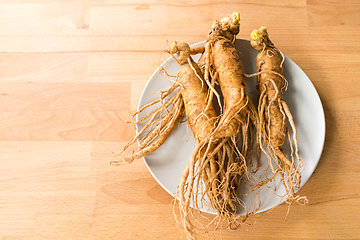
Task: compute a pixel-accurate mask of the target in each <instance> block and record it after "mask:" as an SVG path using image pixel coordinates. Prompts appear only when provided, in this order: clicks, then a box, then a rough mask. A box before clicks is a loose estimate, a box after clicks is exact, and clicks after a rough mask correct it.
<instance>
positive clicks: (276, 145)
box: [250, 27, 307, 203]
mask: <svg viewBox="0 0 360 240" xmlns="http://www.w3.org/2000/svg"><path fill="white" fill-rule="evenodd" d="M250 39H251V40H250V43H251V46H252V47H253V48H254V49H256V50H257V51H258V55H257V58H256V63H257V72H258V79H257V88H258V91H259V96H260V98H259V105H258V113H259V118H260V127H261V131H260V132H259V133H258V134H259V135H258V136H259V139H258V141H259V142H261V141H262V139H263V140H264V142H265V143H266V144H267V149H268V151H269V152H270V153H267V156H268V157H269V164H270V165H271V166H272V165H273V164H272V159H274V160H275V162H276V164H277V166H276V167H273V166H272V169H273V172H274V174H276V173H277V172H280V176H281V181H282V183H283V185H284V187H285V189H286V192H287V201H288V202H290V203H291V202H294V201H296V202H300V201H301V202H303V203H304V202H307V199H306V198H305V197H299V196H296V194H295V190H297V189H298V188H299V187H300V183H301V178H300V172H299V171H300V170H301V169H300V168H301V166H302V165H303V160H302V159H301V158H300V157H299V155H298V143H297V139H296V134H297V131H296V127H295V123H294V121H293V119H292V115H291V113H290V110H289V108H288V106H287V104H286V102H285V101H284V99H283V88H284V83H285V82H284V80H285V78H284V77H283V59H282V58H281V57H280V55H279V53H278V52H277V49H276V47H275V46H274V44H273V43H272V42H271V40H270V39H269V36H268V33H267V29H266V27H261V28H259V29H256V30H254V31H253V32H252V34H251V37H250ZM286 121H289V123H290V125H291V130H292V131H293V140H291V139H289V141H290V144H294V155H295V156H291V159H288V158H287V157H286V155H285V153H284V151H283V145H284V143H285V139H286V137H287V136H288V135H289V131H290V130H289V129H288V128H287V122H286ZM261 148H262V150H263V151H264V152H266V149H265V148H264V146H263V145H262V144H261ZM294 157H295V158H297V160H298V161H299V164H298V166H295V163H294V162H293V159H294Z"/></svg>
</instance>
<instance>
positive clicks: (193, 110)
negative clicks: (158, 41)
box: [169, 42, 243, 238]
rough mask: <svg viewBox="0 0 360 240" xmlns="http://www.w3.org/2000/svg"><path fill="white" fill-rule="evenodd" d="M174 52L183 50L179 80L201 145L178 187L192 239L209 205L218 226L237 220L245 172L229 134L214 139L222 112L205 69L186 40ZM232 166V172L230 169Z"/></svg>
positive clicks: (182, 212)
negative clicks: (201, 211)
mask: <svg viewBox="0 0 360 240" xmlns="http://www.w3.org/2000/svg"><path fill="white" fill-rule="evenodd" d="M169 52H170V53H172V54H175V53H179V55H178V57H177V58H176V61H177V62H178V64H179V65H180V70H179V73H178V83H179V85H180V92H181V94H182V98H183V101H184V106H185V115H186V118H187V121H188V123H189V126H190V129H191V131H192V133H193V135H194V138H195V141H196V143H197V146H196V147H195V149H194V150H193V154H192V156H191V159H190V161H189V162H188V164H187V166H186V168H185V169H184V171H183V175H182V178H181V181H180V183H179V186H178V191H177V195H178V198H179V209H180V215H181V223H182V224H183V226H184V228H185V230H186V234H187V235H188V237H189V238H194V236H195V235H196V231H197V227H196V226H195V225H196V222H197V219H196V216H195V215H196V212H197V211H198V210H199V209H200V208H201V206H206V205H209V206H211V207H212V208H213V209H214V210H216V212H217V215H216V217H215V218H214V219H213V220H212V222H215V223H216V224H217V225H219V224H221V223H222V222H224V221H227V222H228V223H233V222H234V220H235V219H236V218H237V216H236V201H237V196H236V190H235V187H234V188H233V186H235V185H236V183H237V182H238V181H239V175H240V174H241V172H242V171H243V169H241V167H240V164H239V163H238V162H237V160H236V159H235V158H234V156H233V149H232V143H231V142H229V138H228V137H224V138H218V139H215V140H211V138H210V136H211V134H212V133H213V132H214V130H215V129H216V127H217V125H218V120H219V118H218V115H217V113H216V111H215V109H214V106H213V104H212V102H211V99H212V97H211V95H212V94H211V93H212V91H211V90H209V87H208V85H207V84H206V83H205V81H204V78H203V75H202V72H201V70H200V68H199V66H198V64H197V63H195V62H194V61H193V59H192V57H191V54H192V51H191V49H190V47H189V46H188V45H187V44H186V43H176V42H175V43H174V44H173V45H172V47H171V49H170V50H169ZM230 169H231V171H229V170H230Z"/></svg>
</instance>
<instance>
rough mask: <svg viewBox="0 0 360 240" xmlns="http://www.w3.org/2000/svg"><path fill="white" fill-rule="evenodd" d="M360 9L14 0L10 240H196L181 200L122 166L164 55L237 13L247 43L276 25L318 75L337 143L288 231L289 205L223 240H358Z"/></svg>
mask: <svg viewBox="0 0 360 240" xmlns="http://www.w3.org/2000/svg"><path fill="white" fill-rule="evenodd" d="M358 8H359V3H358V2H357V1H355V0H344V1H338V2H336V1H318V0H295V1H279V0H275V1H271V2H264V1H262V0H252V1H250V0H243V1H237V2H236V1H228V0H222V1H215V0H197V1H180V0H175V1H171V2H169V1H165V0H148V1H144V0H135V1H127V0H77V1H73V0H54V1H49V0H12V1H10V0H3V1H1V2H0V239H2V240H20V239H21V240H25V239H26V240H35V239H36V240H43V239H60V240H61V239H66V240H68V239H74V240H75V239H76V240H78V239H93V240H100V239H101V240H102V239H109V240H111V239H147V240H149V239H184V236H183V235H182V233H181V231H179V229H178V227H177V225H176V221H175V219H174V215H173V207H172V205H171V202H172V197H171V196H170V195H169V194H168V193H167V192H166V191H165V190H163V189H162V188H161V186H160V185H159V184H158V183H157V182H156V180H155V179H154V178H153V177H152V175H151V173H150V172H149V171H148V169H147V167H146V165H145V164H144V162H143V161H141V160H138V161H135V162H134V163H132V164H130V165H122V166H113V165H110V164H109V163H110V161H112V160H116V159H117V157H116V154H117V153H119V152H120V150H121V149H122V147H123V146H124V145H125V144H126V143H127V141H129V140H130V139H131V138H132V137H133V136H134V134H135V130H134V129H133V126H132V125H131V124H128V123H127V122H128V121H129V117H130V115H131V113H133V112H134V111H135V110H136V108H137V104H138V101H139V99H140V96H141V93H142V91H143V88H144V86H145V84H146V83H147V81H148V79H149V78H150V76H151V75H152V74H153V73H154V72H155V71H156V69H157V67H158V66H159V65H160V64H161V63H162V62H163V61H165V60H166V59H167V58H168V57H170V56H169V55H168V54H166V53H164V49H166V48H168V47H169V46H170V44H171V42H172V41H175V40H176V41H184V42H187V43H189V44H194V43H196V42H199V41H203V40H205V38H206V34H207V33H208V30H209V28H210V26H211V24H212V23H213V21H214V20H216V19H219V18H221V17H222V16H224V15H228V14H229V13H231V12H234V11H239V12H240V13H241V32H240V34H239V38H243V39H249V35H250V33H251V31H252V30H253V29H255V28H259V27H260V26H264V25H265V26H267V27H268V29H269V33H270V34H271V37H272V40H273V42H275V43H276V45H277V46H278V47H279V48H280V49H281V51H282V52H283V53H284V54H285V55H286V56H288V57H290V58H291V59H292V60H293V61H295V62H296V63H297V64H298V65H299V66H300V67H301V68H302V69H303V70H304V71H305V73H306V74H307V75H308V76H309V78H310V79H311V81H312V82H313V84H314V86H315V87H316V90H317V91H318V93H319V95H320V98H321V100H322V103H323V107H324V111H325V117H326V139H325V147H324V150H323V154H322V157H321V159H320V162H319V164H318V166H317V168H316V170H315V172H314V174H313V175H312V177H311V178H310V180H309V181H308V182H307V183H306V185H305V186H304V187H303V188H302V189H301V190H300V193H301V194H304V195H306V196H307V197H308V199H309V204H307V205H305V206H299V205H293V206H292V207H291V211H290V214H289V215H288V218H287V219H286V221H285V222H284V218H285V215H286V212H287V210H288V209H287V205H286V204H281V205H279V206H278V207H276V208H275V209H272V210H271V211H268V212H265V213H261V214H257V215H255V216H252V217H251V218H250V219H249V223H250V224H253V225H251V226H248V227H245V226H244V227H241V228H240V229H238V230H236V231H227V230H224V231H222V232H221V233H220V232H216V233H215V237H216V239H221V238H222V239H292V238H295V239H357V238H358V237H359V236H360V230H359V228H358V225H359V224H360V222H359V220H358V219H359V217H358V215H359V214H360V211H359V207H358V206H359V204H360V191H359V189H360V186H359V185H360V182H359V181H358V178H359V177H358V176H359V171H360V157H359V155H360V148H359V146H360V139H359V136H360V104H359V101H360V94H359V89H360V82H359V81H358V79H357V76H358V73H359V71H360V57H359V56H360V55H359V54H360V47H359V46H358V44H356V43H357V42H359V41H360V35H359V34H358V31H357V27H358V26H359V25H360V17H359V14H357V12H358V11H357V9H358ZM135 148H136V147H135V146H133V147H131V148H130V150H129V151H132V150H134V149H135ZM175 213H176V210H175ZM205 216H208V215H206V214H205ZM199 239H207V237H206V236H200V237H199Z"/></svg>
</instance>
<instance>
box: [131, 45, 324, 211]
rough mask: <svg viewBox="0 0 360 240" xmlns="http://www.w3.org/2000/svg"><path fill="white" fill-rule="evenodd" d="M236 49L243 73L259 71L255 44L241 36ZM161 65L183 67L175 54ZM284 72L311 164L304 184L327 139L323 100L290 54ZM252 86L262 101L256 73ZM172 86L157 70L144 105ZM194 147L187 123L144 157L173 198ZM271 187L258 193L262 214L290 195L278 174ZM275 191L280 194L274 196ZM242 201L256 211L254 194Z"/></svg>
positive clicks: (170, 68) (169, 69)
mask: <svg viewBox="0 0 360 240" xmlns="http://www.w3.org/2000/svg"><path fill="white" fill-rule="evenodd" d="M203 44H204V42H200V43H197V44H195V45H193V46H192V47H196V46H201V45H203ZM236 49H238V50H239V51H240V52H241V53H242V63H243V68H244V72H245V73H248V74H250V73H255V72H256V61H255V58H256V55H257V51H255V50H254V49H253V48H252V47H251V46H250V42H249V41H247V40H241V39H238V40H237V41H236ZM199 57H200V55H197V56H194V60H195V61H197V60H198V58H199ZM161 67H165V68H166V71H167V73H169V74H171V75H176V74H177V73H178V70H179V66H178V64H177V63H176V62H175V60H174V59H173V58H172V57H170V58H169V59H168V60H167V61H165V62H164V63H163V64H162V65H161ZM284 76H285V78H286V79H287V80H288V83H289V86H288V89H287V91H286V92H285V93H284V99H285V101H286V102H287V104H288V106H289V108H290V111H291V113H292V115H293V118H294V121H295V124H296V127H297V131H298V137H297V139H298V142H299V148H300V150H299V154H300V156H301V158H302V159H303V160H304V161H305V162H306V166H305V169H304V171H303V172H302V175H301V177H302V178H301V180H302V182H301V186H303V185H304V184H305V183H306V182H307V180H308V179H309V178H310V176H311V175H312V173H313V172H314V170H315V168H316V166H317V164H318V161H319V159H320V156H321V153H322V150H323V145H324V140H325V117H324V111H323V107H322V104H321V101H320V98H319V96H318V94H317V92H316V90H315V88H314V86H313V84H312V83H311V81H310V79H309V78H308V77H307V76H306V74H305V73H304V72H303V71H302V70H301V68H300V67H299V66H298V65H296V64H295V63H294V62H293V61H292V60H291V59H289V58H287V57H286V56H285V62H284ZM247 84H248V91H249V94H250V97H251V98H252V100H253V101H254V103H255V104H256V105H257V102H258V100H257V98H258V95H257V94H258V93H257V90H256V88H255V86H256V77H254V78H250V79H247ZM171 85H172V82H171V81H170V80H169V79H168V78H166V77H165V76H164V74H163V73H159V69H158V70H157V71H156V72H155V73H154V74H153V75H152V76H151V78H150V80H149V82H148V83H147V85H146V87H145V89H144V91H143V93H142V96H141V99H140V102H139V107H141V106H143V105H145V104H146V103H149V102H151V101H153V100H155V99H157V98H158V96H159V95H158V92H159V91H160V90H166V89H168V88H169V87H170V86H171ZM157 107H158V106H154V107H153V108H149V109H147V110H146V111H144V112H142V113H141V114H140V115H139V116H138V117H142V116H145V115H146V114H147V113H148V112H149V111H151V110H152V109H155V108H157ZM143 125H144V123H140V124H138V125H137V128H138V129H141V128H142V126H143ZM194 145H195V141H194V139H193V138H192V137H191V134H190V133H189V131H188V129H187V126H186V123H183V124H180V126H179V127H178V128H176V129H175V130H174V131H173V132H172V133H171V135H170V137H169V138H168V139H167V140H166V142H165V143H164V144H163V145H162V146H161V147H160V148H158V149H157V150H156V151H155V152H153V153H151V154H149V155H148V156H146V157H144V160H145V163H146V165H147V167H148V169H149V171H150V172H151V174H152V175H153V177H154V178H155V179H156V181H157V182H158V183H159V184H160V185H161V186H162V187H163V188H164V189H165V190H166V191H167V192H168V193H170V194H171V195H173V196H174V194H175V193H176V189H177V186H178V184H179V182H180V178H181V175H182V172H183V169H184V168H185V165H186V163H187V161H188V160H189V158H190V155H191V152H192V150H193V148H194ZM285 151H286V152H289V149H288V148H285ZM261 162H262V165H263V166H265V165H266V163H267V159H266V157H265V156H262V157H261ZM268 186H269V187H271V188H262V189H261V190H260V191H259V192H258V193H257V194H258V195H259V196H258V197H260V199H261V207H260V209H259V210H258V212H262V211H265V210H268V209H271V208H273V207H275V206H277V205H278V204H280V203H281V202H282V201H283V200H284V199H283V198H281V197H280V196H283V195H284V194H285V189H284V188H283V186H282V184H281V182H280V178H279V177H277V178H276V180H275V181H273V182H270V183H269V184H268ZM273 189H274V190H275V192H276V194H274V190H273ZM243 200H244V201H245V203H246V205H247V208H248V209H249V210H250V211H251V210H252V208H254V206H255V203H254V200H253V196H251V195H248V196H245V197H244V199H243ZM202 210H203V211H206V212H209V213H214V214H215V211H214V210H213V209H208V208H206V209H202ZM243 213H244V212H241V211H240V212H239V214H243Z"/></svg>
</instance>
